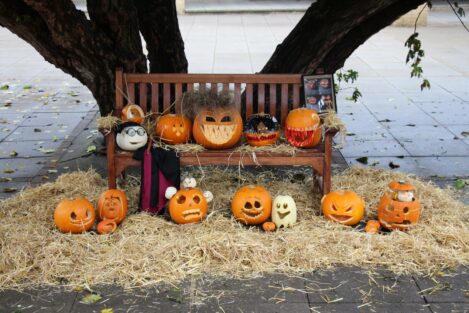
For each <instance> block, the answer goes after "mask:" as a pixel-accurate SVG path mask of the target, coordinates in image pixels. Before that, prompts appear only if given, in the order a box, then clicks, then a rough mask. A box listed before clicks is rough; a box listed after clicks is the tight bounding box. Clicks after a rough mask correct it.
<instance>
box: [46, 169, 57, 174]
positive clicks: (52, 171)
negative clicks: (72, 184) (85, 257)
mask: <svg viewBox="0 0 469 313" xmlns="http://www.w3.org/2000/svg"><path fill="white" fill-rule="evenodd" d="M57 172H58V171H57V170H47V173H49V174H55V173H57Z"/></svg>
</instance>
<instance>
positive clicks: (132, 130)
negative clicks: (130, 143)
mask: <svg viewBox="0 0 469 313" xmlns="http://www.w3.org/2000/svg"><path fill="white" fill-rule="evenodd" d="M125 133H126V134H127V135H129V136H130V137H133V136H135V134H138V135H139V136H143V135H144V134H145V129H143V128H142V127H139V128H137V129H135V128H127V129H126V130H125Z"/></svg>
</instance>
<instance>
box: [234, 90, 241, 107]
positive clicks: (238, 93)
mask: <svg viewBox="0 0 469 313" xmlns="http://www.w3.org/2000/svg"><path fill="white" fill-rule="evenodd" d="M234 102H235V106H236V108H237V109H238V110H241V84H240V83H235V93H234Z"/></svg>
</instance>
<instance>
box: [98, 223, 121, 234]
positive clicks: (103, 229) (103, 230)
mask: <svg viewBox="0 0 469 313" xmlns="http://www.w3.org/2000/svg"><path fill="white" fill-rule="evenodd" d="M116 229H117V223H116V221H114V220H103V221H101V222H99V223H98V225H97V226H96V231H97V232H98V234H101V235H104V234H110V233H113V232H115V231H116Z"/></svg>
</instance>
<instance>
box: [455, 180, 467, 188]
mask: <svg viewBox="0 0 469 313" xmlns="http://www.w3.org/2000/svg"><path fill="white" fill-rule="evenodd" d="M465 186H466V182H465V181H464V180H462V179H457V180H456V181H455V182H454V188H456V189H458V190H459V189H463V188H464V187H465Z"/></svg>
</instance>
